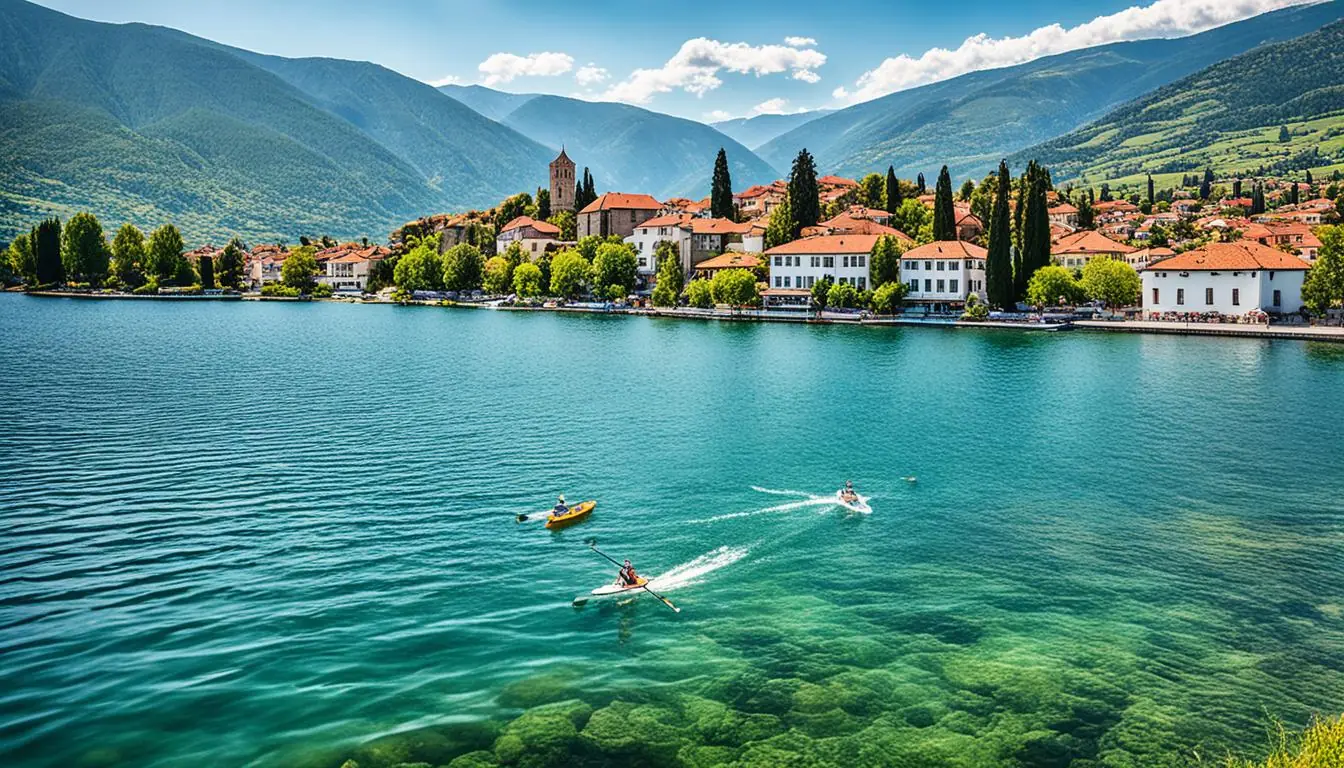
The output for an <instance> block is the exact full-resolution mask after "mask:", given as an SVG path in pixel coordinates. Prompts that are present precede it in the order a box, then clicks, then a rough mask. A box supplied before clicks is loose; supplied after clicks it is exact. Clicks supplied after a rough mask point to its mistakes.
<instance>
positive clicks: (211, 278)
mask: <svg viewBox="0 0 1344 768" xmlns="http://www.w3.org/2000/svg"><path fill="white" fill-rule="evenodd" d="M200 270H201V287H202V288H204V289H206V290H213V289H214V287H215V260H214V258H213V257H210V256H202V257H201V267H200Z"/></svg>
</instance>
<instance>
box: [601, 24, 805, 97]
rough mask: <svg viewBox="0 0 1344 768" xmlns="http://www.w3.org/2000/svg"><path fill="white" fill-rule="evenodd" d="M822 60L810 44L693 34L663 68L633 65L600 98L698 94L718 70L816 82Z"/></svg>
mask: <svg viewBox="0 0 1344 768" xmlns="http://www.w3.org/2000/svg"><path fill="white" fill-rule="evenodd" d="M825 63H826V55H825V54H823V53H821V52H820V51H817V50H815V49H812V48H801V47H792V46H786V45H748V44H747V43H723V42H720V41H718V40H709V39H707V38H703V37H697V38H695V39H694V40H687V41H686V42H685V43H682V45H681V49H680V50H678V51H677V53H676V55H675V56H673V57H672V58H670V59H668V60H667V63H665V64H663V66H662V67H659V68H658V69H636V70H635V71H634V72H632V73H630V76H629V77H628V78H626V79H625V80H624V81H622V82H619V83H617V84H615V85H613V86H612V87H611V88H609V89H608V90H607V92H606V94H604V98H607V99H611V100H613V101H625V102H630V103H633V104H647V103H648V102H649V101H650V100H652V99H653V97H654V96H655V95H656V94H659V93H668V92H670V91H673V90H676V89H678V88H680V89H681V90H684V91H686V92H687V93H693V94H695V95H696V96H703V95H705V94H706V93H707V92H709V91H712V90H714V89H715V88H718V87H719V86H720V85H723V81H722V80H720V79H719V78H718V73H719V72H720V71H723V70H727V71H729V72H734V73H737V74H742V75H746V74H752V75H756V76H757V77H762V76H764V75H777V74H780V73H783V72H790V71H791V72H792V73H793V76H794V77H795V78H797V79H800V80H805V81H807V82H815V79H817V74H816V72H814V71H813V70H815V69H816V68H817V67H820V66H822V65H823V64H825Z"/></svg>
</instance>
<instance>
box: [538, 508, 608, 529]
mask: <svg viewBox="0 0 1344 768" xmlns="http://www.w3.org/2000/svg"><path fill="white" fill-rule="evenodd" d="M596 506H597V502H596V501H585V502H583V503H581V504H575V505H574V506H572V507H570V508H569V511H568V512H566V513H565V514H563V515H555V514H552V515H551V516H550V517H548V518H546V527H547V528H550V529H552V530H554V529H556V528H564V527H565V526H567V525H573V524H575V523H577V522H579V521H580V520H582V519H583V518H585V517H587V516H588V515H590V514H591V513H592V511H593V508H594V507H596Z"/></svg>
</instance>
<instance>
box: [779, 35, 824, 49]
mask: <svg viewBox="0 0 1344 768" xmlns="http://www.w3.org/2000/svg"><path fill="white" fill-rule="evenodd" d="M784 44H785V45H787V46H789V47H790V48H806V47H807V46H809V45H816V44H817V39H816V38H814V37H786V38H784Z"/></svg>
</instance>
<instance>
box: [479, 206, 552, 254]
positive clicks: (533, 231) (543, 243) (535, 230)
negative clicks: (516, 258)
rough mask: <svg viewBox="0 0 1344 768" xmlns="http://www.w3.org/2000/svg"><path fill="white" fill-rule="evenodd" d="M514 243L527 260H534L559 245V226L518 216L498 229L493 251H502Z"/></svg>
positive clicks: (529, 217)
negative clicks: (521, 250)
mask: <svg viewBox="0 0 1344 768" xmlns="http://www.w3.org/2000/svg"><path fill="white" fill-rule="evenodd" d="M514 243H518V245H519V247H521V248H522V249H523V254H524V255H525V256H527V258H528V260H529V261H536V259H537V257H538V256H540V255H542V254H543V253H545V252H546V251H547V250H548V249H553V248H557V247H559V246H560V245H561V242H560V228H559V227H557V226H556V225H554V224H552V223H550V222H549V221H540V220H538V219H534V218H532V217H531V216H519V217H517V218H515V219H514V220H513V221H510V222H509V223H508V224H505V225H504V226H503V228H501V229H500V230H499V234H498V235H497V236H496V237H495V253H500V254H502V253H504V251H506V250H508V248H509V246H511V245H513V244H514Z"/></svg>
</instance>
